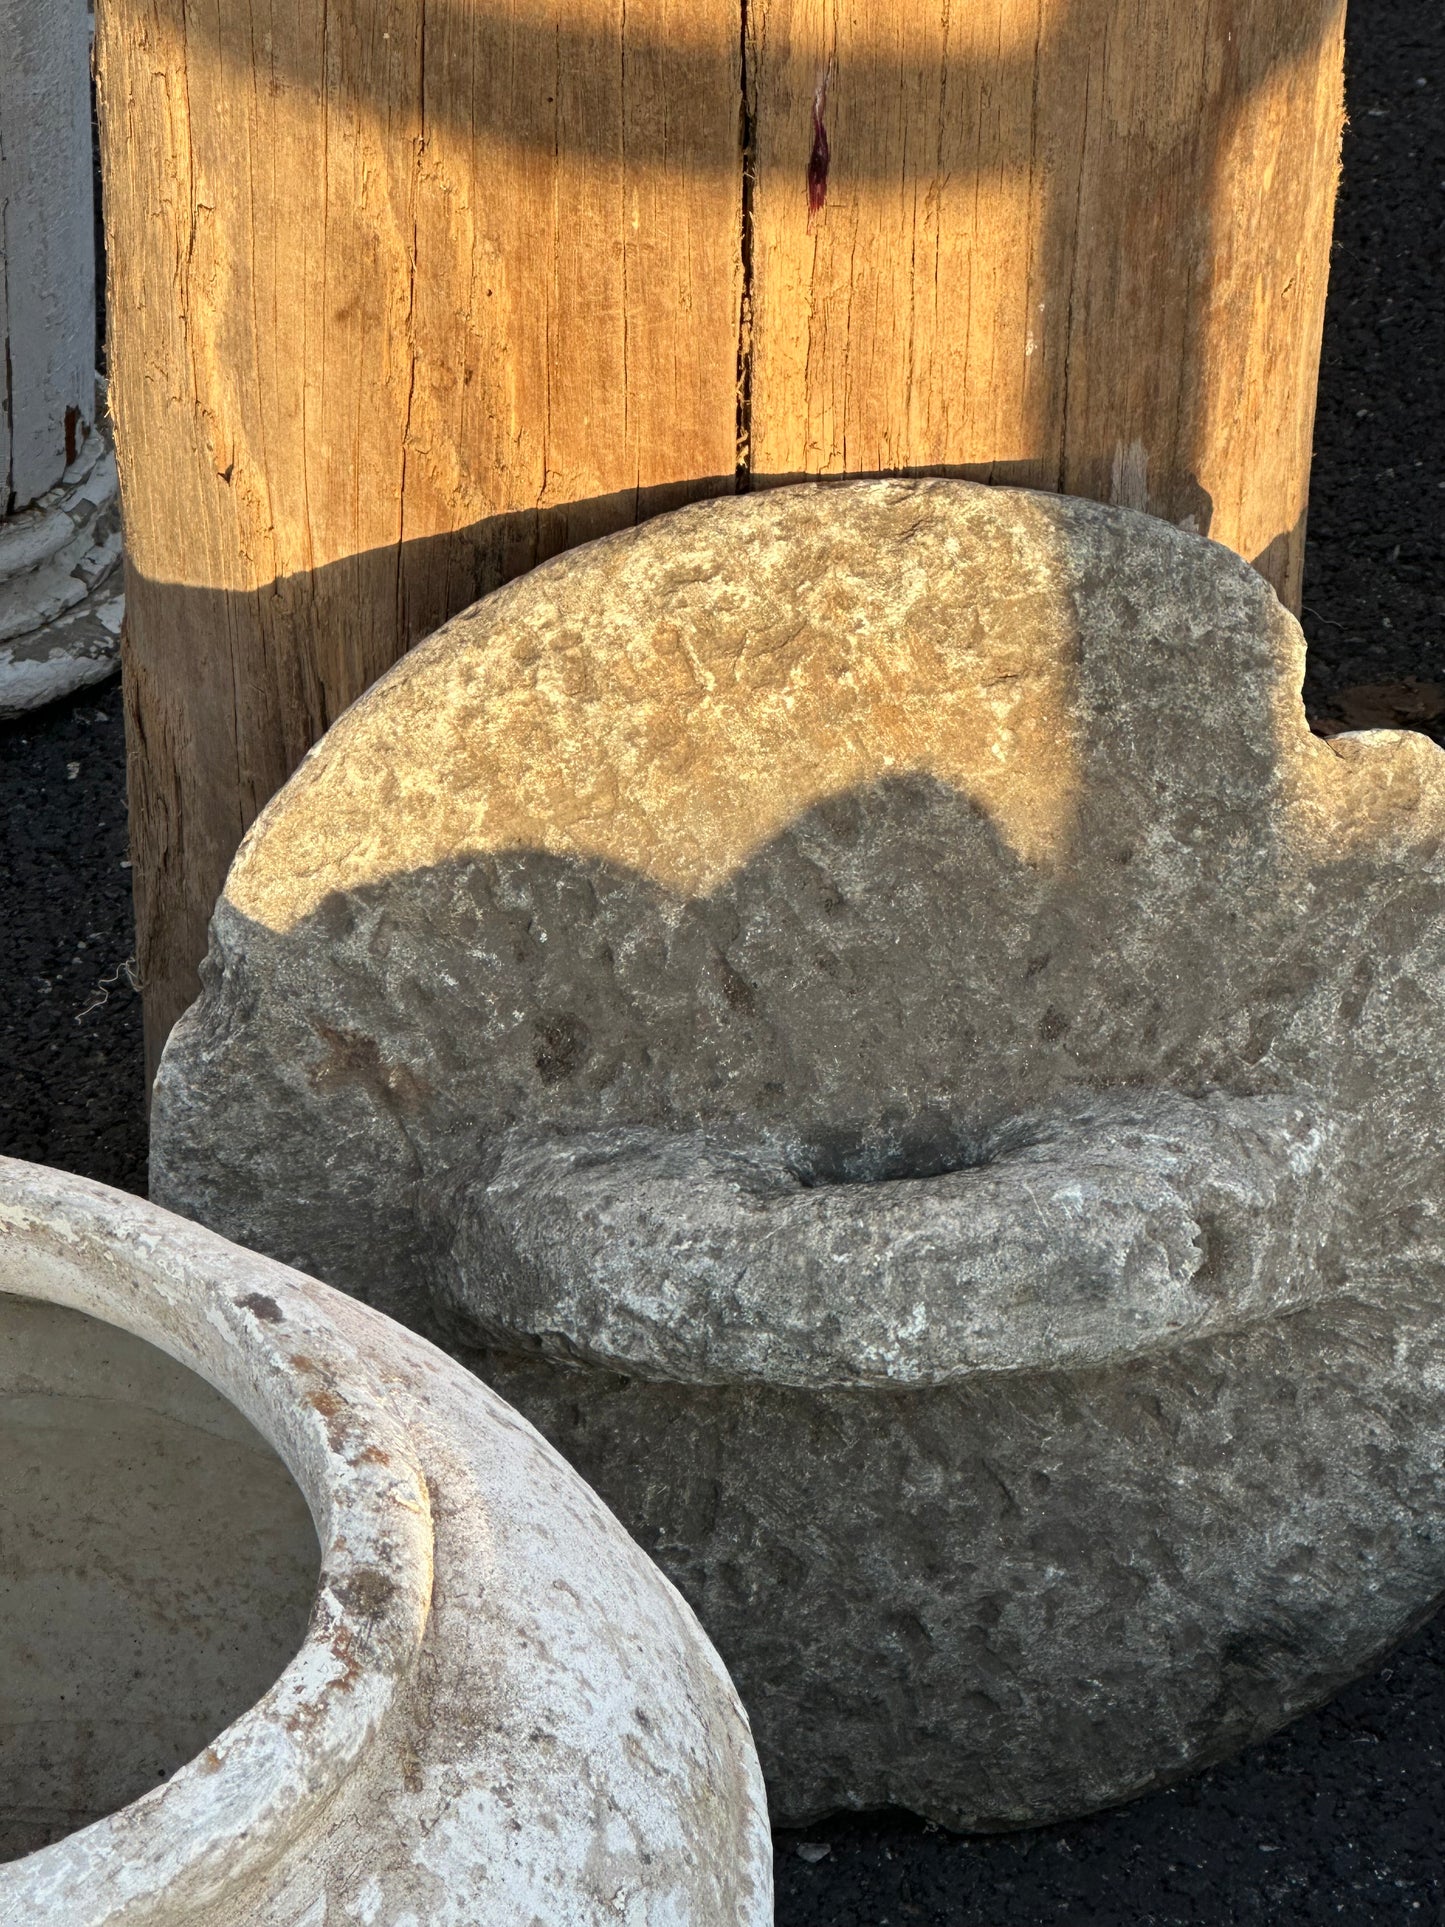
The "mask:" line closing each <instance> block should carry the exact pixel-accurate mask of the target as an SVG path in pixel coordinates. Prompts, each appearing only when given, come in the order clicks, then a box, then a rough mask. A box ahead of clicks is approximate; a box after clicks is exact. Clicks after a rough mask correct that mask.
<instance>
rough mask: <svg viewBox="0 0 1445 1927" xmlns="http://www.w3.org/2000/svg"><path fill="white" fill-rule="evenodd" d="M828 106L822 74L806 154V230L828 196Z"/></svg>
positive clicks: (816, 92)
mask: <svg viewBox="0 0 1445 1927" xmlns="http://www.w3.org/2000/svg"><path fill="white" fill-rule="evenodd" d="M827 106H828V76H827V75H826V74H824V76H823V78H822V79H821V80H820V81H819V82H818V86H817V90H816V91H815V93H814V95H813V151H812V153H811V154H810V155H809V156H808V232H809V233H810V234H811V233H812V231H813V221H814V218H815V216H817V215H819V214H821V213H822V211H823V203H824V202H825V201H826V200H827V198H828V162H829V160H830V158H831V156H830V154H829V150H828V130H827V128H826V127H825V126H824V125H823V115H824V113H825V112H826V111H827Z"/></svg>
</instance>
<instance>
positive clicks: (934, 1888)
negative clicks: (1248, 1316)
mask: <svg viewBox="0 0 1445 1927" xmlns="http://www.w3.org/2000/svg"><path fill="white" fill-rule="evenodd" d="M1349 98H1350V112H1351V118H1352V126H1351V131H1350V133H1349V135H1348V136H1347V141H1346V149H1345V182H1344V191H1343V195H1342V198H1341V204H1340V213H1339V221H1338V227H1337V249H1336V256H1335V267H1334V278H1333V282H1332V286H1331V296H1330V308H1329V319H1328V324H1327V329H1326V337H1325V356H1324V370H1323V376H1322V384H1321V394H1320V409H1319V421H1318V430H1317V436H1316V465H1315V479H1314V491H1313V499H1312V507H1311V517H1310V543H1309V555H1308V567H1307V577H1306V590H1305V599H1306V604H1307V610H1308V613H1307V617H1306V627H1307V630H1308V633H1309V637H1310V646H1311V656H1310V669H1309V679H1308V682H1307V685H1306V697H1307V701H1308V703H1309V705H1310V709H1311V713H1312V714H1313V715H1314V716H1315V717H1316V718H1317V720H1318V722H1319V724H1320V726H1321V727H1322V728H1325V729H1328V728H1330V727H1338V726H1342V725H1350V724H1357V725H1358V724H1360V723H1367V722H1370V721H1375V720H1384V719H1388V718H1391V717H1392V715H1393V717H1394V718H1395V719H1398V720H1401V721H1411V720H1413V721H1416V722H1418V723H1419V724H1420V725H1421V726H1424V727H1426V728H1428V729H1429V730H1430V732H1431V733H1432V734H1435V735H1437V737H1438V738H1440V739H1441V740H1445V735H1442V730H1441V717H1440V715H1439V714H1438V713H1437V714H1434V715H1432V711H1437V710H1438V709H1440V708H1445V692H1442V694H1441V695H1440V696H1439V697H1437V696H1436V694H1435V693H1434V692H1433V691H1432V689H1431V687H1430V686H1431V685H1432V684H1445V643H1442V639H1441V638H1442V634H1445V622H1442V614H1445V570H1442V566H1441V532H1442V524H1445V7H1442V5H1441V0H1352V4H1351V25H1350V53H1349ZM1361 685H1365V686H1366V687H1365V688H1364V690H1363V692H1362V691H1361V688H1360V686H1361ZM125 854H126V852H125V800H124V750H123V741H122V728H121V714H120V701H119V693H118V691H117V689H116V688H115V686H114V685H109V686H107V687H105V688H103V689H101V690H100V691H99V692H96V691H89V692H87V693H86V694H85V695H83V696H81V697H79V698H77V699H75V700H74V701H72V702H69V703H67V704H64V705H62V706H60V707H58V708H56V709H53V710H50V711H47V712H46V713H45V714H43V715H42V716H41V717H39V718H38V719H35V720H32V721H31V722H28V723H25V724H10V725H5V726H0V1151H3V1152H7V1153H9V1154H10V1155H12V1156H17V1157H26V1158H34V1159H37V1160H39V1161H41V1162H45V1163H50V1164H56V1165H60V1166H63V1167H65V1168H67V1169H70V1170H74V1171H81V1172H85V1173H87V1174H89V1175H91V1176H93V1177H97V1178H102V1179H104V1180H106V1181H107V1182H108V1183H111V1184H118V1185H121V1186H123V1187H125V1188H127V1189H130V1190H136V1191H139V1190H143V1189H144V1179H145V1130H144V1119H143V1109H142V1095H141V1034H140V1011H139V1000H138V998H137V997H136V996H135V994H134V991H133V989H132V988H131V985H130V982H129V980H128V978H127V974H126V969H125V964H126V960H127V958H128V957H129V956H130V953H131V948H132V936H131V919H130V902H129V886H130V873H129V871H128V870H127V869H126V868H125V867H124V859H125ZM1442 1740H1445V1623H1442V1621H1440V1620H1437V1621H1435V1622H1434V1623H1433V1624H1431V1625H1430V1626H1428V1627H1426V1628H1425V1630H1423V1631H1422V1632H1420V1633H1419V1634H1417V1635H1416V1636H1415V1637H1414V1638H1413V1639H1412V1640H1410V1641H1409V1642H1408V1643H1407V1644H1406V1645H1405V1646H1404V1647H1402V1648H1401V1649H1400V1650H1399V1651H1398V1652H1396V1653H1395V1654H1394V1655H1393V1657H1392V1658H1391V1660H1390V1661H1389V1663H1388V1664H1387V1665H1386V1666H1384V1667H1383V1668H1382V1670H1381V1671H1380V1672H1379V1673H1378V1674H1377V1675H1376V1676H1375V1677H1373V1678H1371V1679H1369V1680H1366V1681H1362V1682H1360V1683H1359V1684H1358V1685H1356V1686H1354V1687H1352V1688H1350V1689H1349V1690H1348V1691H1347V1692H1345V1693H1343V1694H1342V1695H1341V1696H1340V1697H1339V1698H1338V1699H1337V1700H1335V1701H1334V1702H1333V1704H1332V1705H1330V1706H1329V1707H1327V1708H1326V1709H1324V1710H1323V1711H1322V1712H1319V1713H1317V1714H1314V1715H1312V1716H1311V1717H1309V1718H1307V1719H1303V1720H1300V1721H1297V1722H1296V1724H1295V1725H1294V1726H1292V1727H1291V1728H1289V1729H1288V1731H1286V1732H1284V1733H1282V1734H1280V1735H1278V1736H1277V1737H1276V1738H1275V1739H1274V1740H1272V1741H1270V1742H1269V1743H1268V1744H1267V1745H1265V1746H1262V1747H1258V1748H1255V1749H1254V1750H1253V1751H1252V1752H1251V1753H1249V1754H1248V1755H1246V1756H1245V1757H1243V1758H1242V1759H1239V1760H1237V1761H1234V1762H1232V1763H1231V1764H1229V1765H1227V1766H1224V1767H1220V1768H1217V1769H1215V1770H1214V1771H1213V1772H1210V1773H1207V1774H1204V1775H1201V1776H1200V1777H1198V1778H1196V1779H1194V1780H1192V1781H1190V1782H1188V1783H1187V1784H1185V1785H1183V1786H1181V1787H1178V1788H1176V1789H1174V1790H1173V1791H1172V1792H1169V1793H1165V1794H1160V1795H1156V1796H1155V1797H1153V1798H1151V1799H1148V1800H1142V1801H1139V1802H1136V1803H1135V1804H1134V1805H1133V1806H1130V1807H1126V1808H1122V1809H1120V1810H1119V1811H1117V1812H1113V1813H1109V1814H1104V1815H1101V1816H1099V1817H1097V1818H1095V1819H1092V1820H1087V1821H1080V1822H1077V1823H1075V1824H1073V1825H1070V1826H1064V1827H1053V1828H1049V1829H1046V1830H1043V1831H1040V1832H1037V1833H1032V1834H1023V1835H1014V1836H1010V1837H1007V1838H1002V1839H993V1840H968V1839H959V1838H955V1837H953V1836H950V1835H948V1834H945V1833H942V1832H940V1831H938V1830H937V1829H933V1828H928V1827H924V1826H921V1825H919V1824H918V1823H916V1822H914V1821H912V1820H910V1819H908V1818H907V1817H906V1816H904V1815H897V1814H882V1815H873V1816H869V1817H867V1818H865V1819H850V1820H846V1821H839V1822H837V1823H834V1824H831V1825H827V1826H822V1827H816V1828H812V1829H810V1830H808V1832H806V1833H805V1834H785V1835H780V1836H779V1838H778V1867H777V1881H778V1908H777V1918H778V1921H779V1923H780V1924H781V1927H903V1923H906V1922H923V1923H928V1924H929V1927H1001V1924H1002V1923H1005V1922H1007V1923H1011V1924H1013V1927H1052V1924H1053V1923H1064V1924H1068V1927H1072V1923H1074V1922H1100V1923H1118V1924H1119V1927H1125V1924H1126V1923H1127V1924H1128V1927H1186V1923H1232V1922H1241V1923H1251V1922H1261V1923H1263V1922H1284V1923H1290V1924H1291V1927H1292V1924H1293V1923H1301V1924H1306V1923H1313V1922H1331V1923H1339V1922H1344V1923H1355V1922H1374V1921H1381V1922H1385V1921H1390V1922H1396V1923H1409V1922H1413V1921H1417V1920H1418V1921H1422V1922H1445V1827H1442V1819H1441V1814H1442V1807H1445V1773H1442Z"/></svg>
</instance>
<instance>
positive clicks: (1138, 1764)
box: [471, 1303, 1445, 1830]
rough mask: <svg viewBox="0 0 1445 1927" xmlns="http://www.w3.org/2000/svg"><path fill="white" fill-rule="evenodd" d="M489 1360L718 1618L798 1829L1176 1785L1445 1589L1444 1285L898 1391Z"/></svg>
mask: <svg viewBox="0 0 1445 1927" xmlns="http://www.w3.org/2000/svg"><path fill="white" fill-rule="evenodd" d="M471 1362H472V1363H473V1364H474V1366H475V1368H476V1369H477V1370H479V1371H480V1372H481V1373H482V1374H483V1375H484V1376H485V1377H486V1378H487V1379H488V1380H489V1381H490V1383H491V1384H492V1385H493V1386H495V1388H496V1389H497V1390H498V1391H499V1392H501V1393H502V1395H503V1396H504V1397H505V1398H507V1399H508V1400H509V1401H510V1402H511V1403H513V1404H514V1405H516V1406H517V1407H518V1409H519V1410H521V1411H523V1412H525V1413H526V1414H527V1416H528V1417H529V1418H530V1419H531V1420H532V1421H533V1423H534V1424H536V1425H537V1426H538V1427H539V1428H540V1429H541V1430H542V1431H543V1432H544V1433H545V1434H546V1435H547V1436H548V1437H549V1438H550V1439H551V1440H552V1441H553V1443H554V1444H555V1445H556V1446H557V1447H558V1448H559V1450H560V1451H561V1452H562V1453H563V1454H564V1455H565V1456H566V1457H567V1458H568V1459H569V1460H570V1462H571V1463H572V1464H573V1465H574V1466H575V1467H576V1469H577V1470H578V1471H579V1472H580V1473H581V1474H582V1476H583V1477H584V1478H586V1479H587V1480H588V1482H589V1483H590V1484H592V1485H593V1486H594V1487H595V1488H596V1489H597V1491H598V1492H599V1493H600V1494H601V1496H602V1497H603V1498H604V1499H605V1500H606V1502H607V1503H608V1505H609V1506H611V1508H612V1509H613V1510H614V1511H615V1512H616V1513H617V1515H618V1517H619V1518H621V1519H622V1521H623V1522H624V1523H625V1524H626V1525H627V1526H628V1527H629V1529H630V1530H631V1531H632V1532H633V1533H634V1535H635V1536H636V1537H637V1539H638V1540H639V1541H640V1543H641V1544H642V1545H643V1546H645V1547H646V1548H647V1550H648V1551H649V1552H650V1553H651V1554H652V1556H653V1557H654V1558H655V1559H656V1560H657V1562H658V1563H659V1565H660V1566H661V1567H662V1568H663V1570H664V1571H665V1572H666V1573H667V1574H668V1576H669V1577H670V1578H671V1579H672V1580H673V1582H674V1583H675V1584H676V1585H677V1587H678V1588H679V1590H680V1591H681V1592H682V1593H683V1595H684V1597H685V1598H687V1599H688V1600H689V1602H690V1603H691V1604H692V1606H693V1607H694V1608H695V1610H696V1611H697V1613H698V1615H699V1617H700V1618H701V1619H702V1620H703V1622H704V1623H705V1624H706V1625H707V1627H708V1630H709V1632H710V1634H711V1636H712V1638H713V1640H714V1641H715V1643H716V1645H717V1647H718V1650H719V1651H720V1652H721V1654H722V1656H723V1658H724V1660H725V1661H726V1663H727V1665H728V1667H729V1669H730V1671H731V1673H732V1676H733V1679H734V1680H735V1681H736V1683H737V1686H738V1690H739V1692H740V1693H741V1694H742V1696H743V1699H744V1702H745V1704H746V1705H747V1707H748V1711H749V1714H750V1716H751V1719H752V1724H753V1731H754V1734H755V1737H756V1739H757V1744H758V1751H759V1754H760V1756H761V1759H762V1763H763V1770H764V1774H765V1777H766V1780H767V1784H768V1795H769V1801H770V1805H771V1808H772V1812H773V1817H774V1820H775V1822H776V1823H778V1824H781V1825H784V1826H790V1825H799V1824H802V1823H804V1822H807V1821H809V1820H811V1819H813V1818H815V1817H817V1816H818V1815H821V1814H823V1813H826V1812H828V1811H830V1810H833V1809H836V1808H871V1807H879V1806H887V1805H899V1806H904V1807H908V1808H911V1809H912V1810H913V1811H914V1812H916V1813H920V1814H924V1815H927V1816H929V1817H931V1818H933V1819H935V1820H937V1821H940V1822H942V1823H943V1824H944V1825H946V1826H951V1827H957V1828H963V1829H978V1830H990V1829H997V1828H1009V1827H1017V1826H1022V1825H1028V1824H1032V1823H1037V1822H1045V1821H1051V1820H1056V1819H1059V1818H1063V1817H1066V1816H1069V1815H1073V1814H1078V1813H1081V1812H1087V1811H1089V1810H1090V1809H1093V1808H1098V1807H1102V1806H1106V1805H1109V1804H1111V1803H1114V1802H1117V1801H1122V1800H1126V1799H1128V1798H1130V1797H1131V1796H1133V1795H1135V1794H1140V1793H1144V1792H1147V1791H1148V1790H1150V1789H1152V1788H1155V1787H1159V1786H1163V1785H1166V1784H1168V1783H1169V1782H1170V1781H1171V1780H1174V1779H1176V1778H1178V1777H1179V1776H1180V1775H1182V1774H1184V1773H1186V1772H1187V1771H1189V1770H1190V1769H1191V1768H1195V1767H1198V1766H1201V1765H1203V1764H1206V1763H1208V1762H1210V1761H1212V1760H1215V1759H1218V1758H1220V1757H1222V1756H1224V1755H1227V1754H1229V1753H1231V1752H1233V1751H1235V1750H1236V1749H1238V1748H1239V1747H1240V1746H1243V1745H1245V1744H1247V1743H1249V1742H1251V1741H1254V1740H1258V1739H1261V1738H1263V1737H1264V1736H1265V1735H1266V1734H1268V1733H1270V1732H1272V1731H1273V1730H1274V1729H1275V1728H1277V1727H1278V1726H1280V1725H1281V1724H1282V1723H1283V1722H1285V1721H1286V1720H1288V1719H1290V1718H1292V1717H1293V1716H1294V1715H1296V1714H1298V1713H1300V1712H1302V1711H1304V1710H1306V1709H1307V1708H1309V1707H1311V1706H1314V1705H1316V1704H1317V1703H1319V1702H1320V1701H1322V1700H1324V1699H1326V1698H1327V1697H1328V1696H1329V1695H1330V1694H1331V1693H1332V1692H1334V1691H1335V1690H1336V1689H1337V1688H1338V1687H1339V1686H1340V1685H1341V1684H1343V1683H1344V1682H1345V1681H1346V1680H1348V1679H1349V1678H1351V1677H1352V1676H1354V1675H1356V1674H1359V1673H1361V1672H1363V1671H1365V1670H1366V1669H1367V1668H1368V1667H1369V1666H1370V1665H1371V1664H1372V1662H1373V1661H1374V1660H1375V1659H1376V1658H1377V1657H1378V1656H1379V1654H1380V1653H1381V1652H1382V1651H1384V1650H1385V1649H1386V1648H1388V1647H1389V1646H1390V1645H1391V1644H1392V1643H1393V1642H1395V1641H1396V1640H1398V1639H1399V1638H1401V1637H1402V1636H1403V1635H1404V1634H1405V1633H1407V1632H1408V1631H1409V1630H1410V1629H1411V1628H1412V1627H1413V1626H1414V1625H1415V1624H1416V1623H1418V1621H1419V1619H1420V1618H1421V1617H1422V1611H1421V1602H1422V1601H1429V1600H1433V1599H1436V1598H1438V1596H1439V1594H1440V1593H1441V1591H1442V1590H1445V1495H1442V1492H1441V1488H1440V1483H1439V1478H1438V1469H1437V1468H1438V1442H1439V1439H1440V1436H1441V1431H1442V1427H1445V1394H1442V1392H1441V1390H1440V1387H1441V1386H1442V1384H1445V1337H1442V1334H1441V1331H1440V1328H1439V1323H1438V1307H1437V1306H1436V1305H1434V1304H1429V1303H1426V1304H1415V1305H1411V1304H1404V1303H1402V1304H1398V1305H1396V1306H1395V1307H1394V1308H1393V1309H1392V1310H1391V1311H1388V1312H1387V1311H1383V1310H1381V1309H1379V1308H1376V1307H1367V1306H1363V1305H1354V1306H1342V1305H1339V1304H1336V1305H1332V1306H1330V1307H1328V1308H1326V1309H1323V1310H1321V1311H1319V1312H1316V1313H1301V1314H1299V1315H1297V1316H1295V1317H1292V1318H1289V1319H1287V1320H1281V1321H1279V1322H1278V1323H1275V1324H1270V1325H1265V1326H1260V1327H1256V1328H1255V1329H1254V1330H1253V1331H1252V1332H1249V1333H1246V1334H1241V1335H1234V1336H1227V1337H1220V1338H1214V1339H1207V1340H1202V1341H1200V1342H1198V1343H1196V1344H1193V1345H1190V1346H1186V1347H1184V1348H1182V1349H1181V1350H1179V1351H1178V1352H1176V1353H1173V1354H1170V1355H1167V1356H1162V1357H1158V1358H1153V1359H1150V1358H1140V1359H1137V1360H1135V1361H1133V1362H1132V1363H1131V1364H1130V1365H1129V1366H1128V1367H1127V1368H1125V1369H1122V1370H1120V1369H1107V1368H1106V1369H1101V1370H1097V1371H1092V1372H1078V1373H1072V1374H1049V1373H1030V1374H1016V1375H1013V1374H1011V1375H1007V1376H1001V1377H995V1378H993V1379H992V1380H989V1381H981V1380H978V1379H974V1380H972V1381H968V1382H962V1383H958V1384H955V1385H952V1386H939V1387H933V1388H928V1389H922V1390H915V1391H906V1392H892V1391H878V1390H867V1389H835V1390H805V1389H790V1388H780V1387H771V1388H759V1387H751V1388H728V1387H713V1388H707V1387H699V1386H690V1385H667V1384H656V1383H646V1382H644V1381H641V1380H638V1379H624V1378H620V1377H617V1376H614V1375H610V1374H607V1373H603V1372H599V1371H595V1370H590V1369H567V1368H565V1367H562V1366H559V1365H557V1364H554V1363H552V1362H550V1361H547V1360H543V1359H535V1358H533V1359H527V1358H521V1357H518V1356H517V1355H515V1354H503V1353H498V1352H488V1353H485V1354H477V1355H475V1356H473V1357H472V1359H471Z"/></svg>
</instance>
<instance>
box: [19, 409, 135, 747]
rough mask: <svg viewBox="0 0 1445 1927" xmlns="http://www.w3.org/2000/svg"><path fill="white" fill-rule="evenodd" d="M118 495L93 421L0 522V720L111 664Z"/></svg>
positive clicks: (105, 445) (111, 459)
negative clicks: (48, 478)
mask: <svg viewBox="0 0 1445 1927" xmlns="http://www.w3.org/2000/svg"><path fill="white" fill-rule="evenodd" d="M124 612H125V602H124V598H123V595H122V592H121V535H120V500H119V496H118V493H117V488H116V473H115V451H114V449H113V448H112V447H111V445H110V440H109V437H108V436H107V435H106V433H105V431H104V429H103V428H102V427H100V425H99V424H97V425H96V427H94V428H93V429H92V430H91V431H90V433H89V435H88V436H87V437H86V440H85V443H84V445H83V447H82V448H81V450H80V453H79V454H78V455H77V457H76V459H75V460H74V461H73V462H72V463H71V464H70V467H69V468H68V469H66V471H65V474H64V475H63V476H62V477H61V479H60V481H59V482H57V483H56V485H55V487H54V488H52V489H47V490H46V492H45V494H44V495H42V496H40V497H39V498H38V500H36V501H35V502H33V503H31V505H30V506H29V508H26V509H22V510H21V511H20V513H19V514H18V515H12V516H8V517H7V518H5V519H4V520H3V521H0V720H6V719H9V718H12V717H15V716H19V715H23V714H24V713H25V712H26V711H27V710H32V709H38V708H40V707H41V706H42V705H43V704H45V703H50V702H55V701H56V700H57V699H58V698H59V697H61V696H68V695H70V694H71V693H72V692H73V691H75V690H77V689H84V688H85V687H86V686H87V684H90V683H96V682H103V681H104V680H105V678H106V677H107V676H110V675H113V674H114V673H115V670H116V669H117V668H118V667H119V664H120V627H121V618H122V616H123V615H124Z"/></svg>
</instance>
